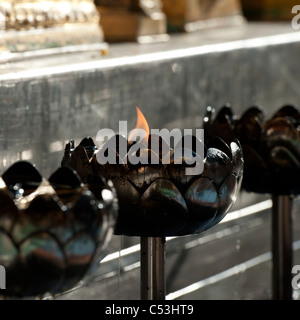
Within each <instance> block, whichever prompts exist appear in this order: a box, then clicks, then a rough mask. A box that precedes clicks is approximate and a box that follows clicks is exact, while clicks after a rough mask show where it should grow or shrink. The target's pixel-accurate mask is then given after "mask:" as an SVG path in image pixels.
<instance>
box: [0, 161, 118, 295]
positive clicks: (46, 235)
mask: <svg viewBox="0 0 300 320" xmlns="http://www.w3.org/2000/svg"><path fill="white" fill-rule="evenodd" d="M101 195H102V196H101V197H100V196H99V195H98V197H97V198H96V197H95V196H94V195H93V194H92V192H91V191H90V190H89V189H88V188H87V187H86V185H84V184H83V183H82V181H81V180H80V178H79V176H78V175H77V173H76V172H75V171H74V170H73V169H71V168H66V167H64V168H59V169H57V170H56V171H55V172H54V173H53V174H52V175H51V176H50V178H49V179H48V180H46V179H44V178H43V177H42V176H41V175H40V173H39V172H38V171H37V169H36V168H35V167H34V166H33V165H32V164H31V163H29V162H25V161H19V162H16V163H14V164H13V165H12V166H11V167H10V168H8V169H7V170H6V171H5V172H4V173H3V175H2V178H1V189H0V203H1V210H0V265H2V266H3V267H4V268H5V270H6V290H3V291H1V294H3V295H5V296H8V297H17V298H22V297H42V296H43V295H44V294H46V293H50V294H51V295H55V294H58V293H62V292H64V291H65V290H68V289H71V288H72V287H74V286H75V285H76V284H77V283H78V282H79V281H80V280H82V279H83V278H84V277H85V276H87V275H88V274H89V273H90V272H92V271H93V270H94V269H95V268H96V267H97V265H98V264H99V262H100V261H101V260H102V258H103V257H104V256H105V255H106V253H107V250H108V246H109V244H110V241H111V238H112V234H113V228H114V225H115V221H116V215H117V209H118V208H117V202H116V201H117V199H116V197H115V196H114V190H113V189H112V188H111V187H110V185H109V184H105V183H103V188H102V193H101Z"/></svg>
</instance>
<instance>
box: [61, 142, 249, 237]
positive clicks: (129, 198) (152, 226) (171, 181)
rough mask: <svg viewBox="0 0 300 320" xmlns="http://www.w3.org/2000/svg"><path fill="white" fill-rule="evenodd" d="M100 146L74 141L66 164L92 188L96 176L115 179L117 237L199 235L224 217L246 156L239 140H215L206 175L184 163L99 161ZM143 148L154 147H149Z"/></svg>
mask: <svg viewBox="0 0 300 320" xmlns="http://www.w3.org/2000/svg"><path fill="white" fill-rule="evenodd" d="M117 138H118V139H125V138H123V137H121V136H117ZM127 144H128V143H127ZM96 149H97V147H96V146H95V144H94V142H93V140H92V139H91V138H85V139H83V140H82V142H81V143H80V144H79V145H78V146H77V147H76V148H75V147H74V145H73V142H70V143H69V144H68V145H67V146H66V150H65V155H64V158H63V160H62V165H68V166H71V167H73V168H75V169H76V170H77V171H78V173H79V175H80V176H81V177H82V179H83V181H85V183H87V184H88V185H90V188H91V190H94V189H97V183H95V180H96V179H97V177H98V176H103V177H105V178H106V179H110V180H111V181H112V182H113V184H114V186H115V188H116V192H117V196H118V200H119V215H118V219H117V223H116V228H115V234H117V235H127V236H145V237H166V236H182V235H190V234H198V233H200V232H203V231H205V230H207V229H209V228H211V227H212V226H214V225H215V224H217V223H218V222H220V221H221V220H222V219H223V218H224V217H225V215H226V214H227V212H228V210H229V209H230V207H231V206H232V204H233V203H234V202H235V200H236V197H237V194H238V192H239V189H240V186H241V181H242V175H243V155H242V151H241V148H240V145H239V142H238V141H233V142H231V143H229V145H227V144H226V143H224V142H223V141H222V140H220V139H216V141H215V142H214V143H212V144H211V145H210V147H209V148H208V149H207V150H206V152H205V159H203V161H204V171H203V173H202V174H200V175H196V176H187V175H186V174H185V169H186V165H185V164H184V162H183V164H182V165H177V164H174V163H173V162H171V163H170V164H168V165H163V164H162V163H160V164H157V165H141V164H138V165H131V164H126V165H125V164H116V165H111V164H106V165H100V164H99V163H98V162H97V157H96V154H95V152H94V151H95V150H96ZM116 152H117V151H116ZM141 152H144V153H145V154H150V153H151V152H152V151H151V149H150V148H149V149H145V150H142V151H141ZM126 156H128V154H127V155H126ZM158 157H159V156H158ZM183 157H184V156H183ZM78 168H82V170H81V169H78ZM93 192H94V191H93Z"/></svg>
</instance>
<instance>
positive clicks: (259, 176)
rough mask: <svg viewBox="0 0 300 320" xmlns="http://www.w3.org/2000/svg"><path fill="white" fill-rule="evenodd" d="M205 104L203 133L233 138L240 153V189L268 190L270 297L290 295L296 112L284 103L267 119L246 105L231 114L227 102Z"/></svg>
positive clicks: (299, 137)
mask: <svg viewBox="0 0 300 320" xmlns="http://www.w3.org/2000/svg"><path fill="white" fill-rule="evenodd" d="M214 113H215V111H214V109H213V108H211V107H208V109H207V113H206V115H205V117H204V129H205V131H206V132H207V133H208V136H207V137H208V138H209V137H210V136H211V135H213V134H216V135H219V136H220V137H221V138H222V139H223V140H224V141H230V140H231V139H234V138H236V139H239V141H240V142H241V146H242V149H243V154H244V161H245V166H244V177H243V183H242V188H244V189H245V190H247V191H251V192H256V193H266V194H271V195H272V200H273V212H272V228H273V229H272V237H273V238H272V252H273V255H272V259H273V297H274V299H292V287H291V280H292V279H291V269H292V252H293V250H292V218H291V213H292V199H293V197H294V196H296V195H299V194H300V112H299V110H298V109H297V108H295V107H294V106H292V105H285V106H283V107H281V108H280V109H278V110H277V111H276V112H275V113H274V114H273V115H272V116H271V117H270V118H267V116H266V115H265V113H264V111H263V110H262V108H260V107H257V106H252V107H250V108H248V109H247V110H246V111H245V112H244V113H243V114H242V115H241V117H237V116H236V115H235V114H234V113H233V111H232V108H231V106H230V105H226V106H224V107H223V108H221V109H220V110H219V112H218V113H217V114H216V115H215V114H214Z"/></svg>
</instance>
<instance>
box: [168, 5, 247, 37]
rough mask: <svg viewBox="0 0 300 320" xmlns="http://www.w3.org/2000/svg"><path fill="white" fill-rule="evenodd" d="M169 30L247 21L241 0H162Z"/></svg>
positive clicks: (189, 29) (237, 23)
mask: <svg viewBox="0 0 300 320" xmlns="http://www.w3.org/2000/svg"><path fill="white" fill-rule="evenodd" d="M162 3H163V10H164V12H165V13H166V15H167V18H168V28H169V31H187V32H190V31H195V30H199V29H205V28H209V27H219V26H226V25H239V24H241V23H243V22H244V21H245V19H244V17H243V14H242V7H241V3H240V0H162Z"/></svg>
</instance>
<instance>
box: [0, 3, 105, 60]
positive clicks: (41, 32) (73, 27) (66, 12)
mask: <svg viewBox="0 0 300 320" xmlns="http://www.w3.org/2000/svg"><path fill="white" fill-rule="evenodd" d="M99 21H100V15H99V12H98V11H97V9H96V6H95V4H94V1H93V0H77V1H73V0H49V1H40V0H18V1H17V0H6V1H1V3H0V52H2V53H3V52H6V53H15V55H16V53H24V52H28V51H35V52H37V51H39V52H40V50H44V52H49V50H50V49H53V51H51V52H54V49H55V48H56V49H57V50H56V51H55V52H60V51H59V50H58V48H64V51H66V50H67V48H69V50H71V48H72V50H73V51H74V50H75V49H76V48H77V49H78V48H82V47H85V48H86V47H87V46H94V48H95V49H96V48H97V49H99V48H102V47H103V48H104V47H107V45H106V44H105V43H104V38H103V32H102V28H101V26H100V24H99ZM46 49H47V50H48V51H45V50H46ZM15 55H13V57H14V56H15ZM22 57H24V55H22Z"/></svg>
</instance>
